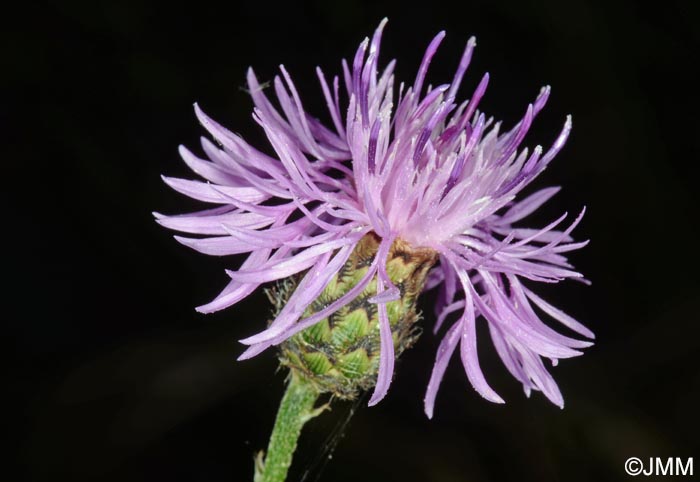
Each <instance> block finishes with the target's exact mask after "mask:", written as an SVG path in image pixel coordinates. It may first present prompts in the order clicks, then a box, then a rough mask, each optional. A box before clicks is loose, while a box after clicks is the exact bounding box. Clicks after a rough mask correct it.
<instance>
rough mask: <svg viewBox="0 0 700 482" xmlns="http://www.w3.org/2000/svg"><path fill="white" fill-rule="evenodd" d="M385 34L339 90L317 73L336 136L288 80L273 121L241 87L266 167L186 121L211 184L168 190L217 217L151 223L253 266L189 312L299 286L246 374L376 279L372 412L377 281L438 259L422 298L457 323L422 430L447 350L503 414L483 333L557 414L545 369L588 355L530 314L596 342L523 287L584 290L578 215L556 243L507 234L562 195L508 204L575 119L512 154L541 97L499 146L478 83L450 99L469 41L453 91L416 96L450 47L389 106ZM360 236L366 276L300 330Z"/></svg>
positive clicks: (377, 395)
mask: <svg viewBox="0 0 700 482" xmlns="http://www.w3.org/2000/svg"><path fill="white" fill-rule="evenodd" d="M385 23H386V20H384V21H382V22H381V24H380V25H379V27H378V28H377V30H376V31H375V33H374V35H373V37H372V38H371V39H365V40H364V41H363V42H362V43H361V44H360V47H359V49H358V50H357V53H356V54H355V57H354V59H353V61H352V62H351V63H347V62H345V61H343V63H342V66H343V75H342V76H341V77H338V76H336V77H333V79H332V81H330V82H329V80H328V79H327V78H326V76H325V75H324V73H323V72H322V71H321V69H318V68H317V70H316V72H317V74H318V79H319V82H320V86H321V91H322V93H323V97H324V99H325V103H326V105H327V107H328V111H329V114H330V119H331V121H332V124H331V125H324V124H323V123H322V122H321V121H319V120H318V119H317V118H315V117H312V116H311V115H310V114H308V113H307V112H306V111H305V110H304V107H303V105H302V102H301V98H300V95H299V92H298V91H297V88H296V87H295V85H294V83H293V82H292V79H291V77H290V76H289V74H288V73H287V71H286V70H285V68H284V67H280V70H281V75H280V76H277V77H275V79H274V82H273V87H272V89H273V90H274V94H275V97H276V101H277V106H275V105H273V103H272V102H271V100H270V98H269V97H268V96H267V95H266V93H265V90H264V89H263V86H262V84H261V83H260V82H259V81H258V79H257V78H256V76H255V74H254V73H253V71H252V69H251V70H249V71H248V76H247V80H248V87H249V89H250V93H251V95H252V98H253V102H254V104H255V109H254V113H253V118H254V119H255V121H256V122H257V123H258V124H259V125H260V126H261V127H262V128H263V130H264V131H265V134H266V135H267V138H268V139H269V141H270V143H271V144H272V147H273V148H274V151H275V154H276V156H275V157H270V156H268V155H266V154H263V153H262V152H260V151H258V150H257V149H255V148H254V147H252V146H251V145H249V144H248V143H246V142H245V141H244V140H243V139H242V138H241V137H239V136H238V135H236V134H234V133H232V132H230V131H228V130H226V129H225V128H223V127H222V126H221V125H219V124H217V123H216V122H215V121H213V120H212V119H210V118H209V117H207V116H206V115H205V114H204V113H203V112H202V111H201V109H200V108H199V107H198V106H196V105H195V111H196V114H197V117H198V119H199V121H200V122H201V123H202V125H203V126H204V128H205V129H206V130H207V131H209V133H210V134H211V135H212V136H213V137H214V138H215V140H216V141H217V144H214V143H212V142H211V141H209V140H208V139H206V138H203V139H202V149H203V151H204V153H205V155H206V157H207V158H208V159H201V158H199V157H197V156H195V155H194V154H193V153H192V152H190V151H189V150H188V149H186V148H185V147H180V154H181V155H182V158H183V159H184V161H185V162H186V163H187V164H188V165H189V166H190V167H191V168H192V170H193V171H194V172H196V173H197V174H199V175H200V176H201V177H202V178H204V179H206V180H207V182H202V181H198V180H185V179H174V178H167V177H164V180H165V182H166V183H167V184H168V185H170V186H171V187H172V188H173V189H175V190H177V191H179V192H181V193H183V194H185V195H187V196H190V197H192V198H194V199H198V200H200V201H205V202H208V203H212V204H217V205H219V206H218V207H215V208H213V209H209V210H206V211H200V212H196V213H192V214H187V215H179V216H162V215H157V218H158V222H159V223H161V224H162V225H164V226H166V227H168V228H171V229H174V230H177V231H181V232H184V233H191V234H195V235H200V236H199V237H181V236H176V239H177V240H178V241H179V242H181V243H182V244H185V245H186V246H189V247H191V248H193V249H195V250H197V251H200V252H202V253H205V254H210V255H216V256H225V255H232V254H240V253H250V254H249V255H248V257H247V259H246V260H245V261H244V262H243V264H242V265H241V266H240V268H239V269H237V270H232V271H227V274H228V276H229V277H230V282H229V284H228V285H227V286H226V288H225V289H224V290H223V291H222V292H221V294H220V295H219V296H218V297H217V298H216V299H214V300H213V301H212V302H210V303H208V304H206V305H203V306H200V307H199V308H198V310H199V311H201V312H204V313H210V312H213V311H217V310H221V309H223V308H226V307H228V306H231V305H233V304H235V303H237V302H238V301H240V300H242V299H244V298H245V297H247V296H248V295H249V294H250V293H252V292H253V291H254V290H255V289H256V288H258V287H259V286H260V285H262V284H264V283H268V282H271V281H275V280H281V279H284V278H287V277H289V276H292V275H295V274H298V273H304V272H305V275H304V276H303V279H302V280H301V281H300V284H299V286H298V289H296V290H295V292H294V293H293V295H292V296H291V297H290V298H289V300H288V301H287V303H286V305H285V307H284V308H283V309H282V310H281V311H280V313H279V314H278V316H277V317H276V319H275V320H274V321H273V322H272V323H271V324H270V325H269V326H268V328H267V329H265V330H264V331H262V332H261V333H258V334H256V335H254V336H251V337H249V338H246V339H244V340H241V341H242V343H244V344H246V345H248V346H249V347H248V349H247V350H246V351H245V352H244V353H243V354H242V355H241V357H240V359H247V358H250V357H252V356H255V355H257V354H258V353H260V352H262V351H263V350H265V349H267V348H269V347H270V346H273V345H278V344H279V343H281V342H283V341H284V340H286V339H287V338H289V337H290V336H292V335H293V334H295V333H297V332H299V331H301V330H303V329H305V328H307V327H309V326H311V325H313V324H315V323H317V322H318V321H319V320H321V319H323V318H324V317H327V316H328V315H329V314H331V313H333V312H334V311H336V310H338V309H340V308H341V307H343V306H345V305H347V304H348V303H349V302H350V301H352V300H353V297H354V296H357V294H358V293H360V292H361V291H362V290H364V289H365V287H366V286H367V285H368V284H369V283H370V281H371V280H372V279H373V278H375V277H376V279H377V294H376V296H375V297H374V298H373V299H372V301H373V302H374V303H376V304H377V305H378V312H379V326H380V334H381V359H380V360H381V361H380V366H379V375H378V379H377V384H376V387H375V391H374V394H373V396H372V398H371V400H370V405H374V404H376V403H377V402H378V401H380V400H381V399H382V398H383V397H384V396H385V394H386V392H387V390H388V388H389V385H390V383H391V378H392V374H393V364H394V346H393V343H392V339H391V329H390V326H389V321H388V318H387V308H386V303H387V302H389V301H391V300H395V299H397V298H398V297H399V296H400V295H399V289H398V288H397V287H396V286H394V284H393V283H392V281H391V280H390V278H389V276H388V274H387V270H386V257H387V254H388V252H389V249H390V247H391V245H392V243H393V242H394V241H395V240H396V239H402V240H403V241H405V242H407V243H409V244H410V245H412V246H415V247H427V248H430V249H432V250H434V251H436V252H437V253H439V259H440V261H439V264H438V265H437V266H436V267H435V268H434V269H433V270H432V272H431V273H430V276H429V279H428V282H427V285H426V289H432V288H436V287H439V296H438V303H437V306H436V315H437V323H436V326H435V331H436V332H437V331H438V330H439V329H440V328H441V326H442V325H443V323H444V322H445V320H446V319H447V318H448V316H449V315H450V314H452V313H457V315H458V316H457V320H456V321H454V322H452V324H451V326H449V328H447V330H446V334H445V335H444V337H443V339H442V342H441V343H440V347H439V349H438V353H437V358H436V361H435V365H434V368H433V373H432V376H431V378H430V381H429V383H428V389H427V393H426V396H425V411H426V414H427V415H428V416H429V417H432V413H433V406H434V402H435V397H436V394H437V390H438V387H439V385H440V382H441V380H442V377H443V374H444V372H445V369H446V366H447V363H448V361H449V359H450V358H451V356H452V355H453V353H454V351H455V350H456V349H457V347H459V353H460V357H461V360H462V363H463V365H464V368H465V370H466V374H467V377H468V378H469V380H470V382H471V384H472V385H473V386H474V388H475V389H476V391H477V392H479V393H480V394H481V395H482V396H483V397H484V398H486V399H488V400H490V401H492V402H497V403H503V399H502V398H501V397H500V396H499V395H498V394H497V393H496V392H494V390H493V389H492V388H491V387H490V386H489V385H488V384H487V382H486V380H485V378H484V376H483V374H482V371H481V369H480V367H479V361H478V358H477V343H476V327H475V323H476V320H477V318H479V317H481V318H483V319H484V320H485V321H486V322H487V325H488V327H489V333H490V336H491V338H492V340H493V343H494V345H495V347H496V350H497V352H498V354H499V355H500V358H501V359H502V360H503V363H504V364H505V366H506V368H507V369H508V370H509V371H510V373H511V374H512V375H513V376H514V377H515V378H516V379H517V380H518V381H520V382H521V383H522V384H523V387H524V389H525V392H526V394H528V395H529V393H530V391H531V390H533V389H534V390H540V391H542V392H543V393H544V395H545V396H547V398H549V399H550V400H551V401H552V402H553V403H555V404H556V405H559V406H563V399H562V396H561V393H560V391H559V389H558V388H557V385H556V383H555V382H554V380H553V378H552V377H551V375H550V374H549V373H548V371H547V369H546V368H545V365H544V363H543V360H542V358H549V359H550V360H552V362H553V364H556V362H557V360H558V359H560V358H568V357H572V356H576V355H579V354H581V352H580V349H581V348H584V347H587V346H590V345H591V343H590V342H588V341H580V340H576V339H573V338H570V337H568V336H564V335H562V334H559V333H557V332H556V331H554V330H553V329H552V328H550V327H549V326H548V325H546V324H545V323H544V322H542V321H541V319H540V316H539V315H538V314H537V313H536V311H535V309H534V308H535V307H537V308H538V309H539V310H541V311H542V312H544V313H545V314H547V315H548V316H550V317H551V318H553V319H554V320H556V321H558V322H560V323H561V324H563V325H565V326H566V327H568V328H570V329H571V330H573V331H575V332H577V333H579V334H580V335H583V336H585V337H587V338H591V339H592V338H593V333H592V332H591V331H589V330H588V329H587V328H585V327H584V326H583V325H581V324H580V323H579V322H577V321H576V320H574V319H573V318H571V317H570V316H568V315H566V314H565V313H563V312H562V311H560V310H559V309H557V308H555V307H553V306H552V305H550V304H549V303H547V302H546V301H545V300H543V299H542V298H540V297H539V296H537V295H536V294H534V293H533V292H532V291H530V289H529V288H527V287H526V286H525V285H524V284H523V280H531V281H540V282H547V283H556V282H558V281H560V280H563V279H566V278H577V279H580V280H583V278H582V275H581V274H579V273H577V272H576V271H574V270H573V268H572V266H571V265H570V264H569V263H568V262H567V259H566V258H565V256H564V253H567V252H568V251H572V250H575V249H578V248H581V247H583V246H585V245H586V244H587V242H585V241H584V242H573V241H572V238H571V236H570V233H571V231H572V230H573V229H574V227H576V225H577V224H578V223H579V221H580V220H581V217H582V216H583V211H582V212H581V213H580V214H579V215H578V216H577V217H576V218H575V219H574V221H573V222H571V223H570V224H568V226H563V227H562V224H563V223H564V220H565V218H566V216H567V215H566V214H564V215H563V216H561V217H560V218H559V219H556V220H555V221H553V222H552V223H550V224H548V225H547V226H545V227H543V228H540V229H527V228H521V227H515V226H514V225H515V224H516V223H518V222H519V221H521V220H522V219H523V218H525V217H526V216H528V215H529V214H530V213H532V212H533V211H535V210H536V209H537V208H538V207H539V206H541V205H542V204H543V203H545V202H546V201H547V200H548V199H550V198H551V197H552V196H553V195H554V194H556V192H557V191H558V190H559V188H556V187H553V188H546V189H542V190H540V191H537V192H535V193H534V194H531V195H529V196H527V197H525V198H524V199H520V200H516V196H517V195H518V194H519V193H520V191H521V190H522V189H523V188H525V186H527V185H528V184H529V183H530V182H531V181H532V180H533V179H534V178H535V177H537V176H538V175H539V174H540V173H541V172H542V171H543V170H544V169H545V168H546V167H547V165H548V164H549V163H550V162H551V160H552V159H553V158H554V157H555V155H556V154H557V153H558V152H559V150H560V149H561V148H562V147H563V145H564V143H565V141H566V139H567V137H568V135H569V131H570V130H571V118H570V117H569V118H567V120H566V122H565V124H564V128H563V129H562V131H561V133H560V134H559V136H558V137H557V138H556V140H555V141H554V144H553V145H552V146H551V147H550V148H549V149H548V150H543V149H542V148H541V147H540V146H537V147H535V149H533V150H532V151H531V152H530V151H529V150H528V149H527V148H521V147H520V145H521V143H522V141H523V138H524V137H525V135H526V133H527V131H528V129H529V128H530V125H531V124H532V122H533V120H534V118H535V117H536V116H537V114H538V113H539V112H540V111H541V110H542V108H543V107H544V105H545V103H546V102H547V99H548V97H549V93H550V89H549V87H545V88H543V89H542V90H541V91H540V93H539V95H538V96H537V98H536V99H535V101H534V102H533V103H532V104H530V105H528V107H527V109H526V111H525V115H524V116H523V118H522V119H521V120H520V122H518V123H517V124H516V125H515V126H514V127H512V128H511V129H510V130H508V131H505V132H502V131H501V125H500V123H498V122H497V123H494V122H493V119H492V118H487V117H486V116H485V115H484V114H483V113H481V112H479V111H478V110H477V107H478V104H479V101H480V100H481V98H482V96H483V95H484V92H485V90H486V85H487V83H488V74H487V75H484V77H483V78H482V80H481V82H480V83H479V84H478V86H477V88H476V90H475V91H474V93H473V94H472V96H471V99H469V100H466V101H458V100H457V92H458V89H459V85H460V82H461V80H462V77H463V75H464V73H465V71H466V69H467V66H468V65H469V62H470V59H471V56H472V52H473V50H474V46H475V45H476V42H475V40H474V39H473V38H471V39H470V40H469V41H468V42H467V46H466V49H465V51H464V54H463V56H462V58H461V61H460V63H459V67H458V69H457V72H456V73H455V75H454V78H453V79H452V82H451V83H449V84H443V85H439V86H437V87H434V88H431V87H429V86H428V87H427V88H426V87H425V85H424V83H425V77H426V73H427V70H428V66H429V64H430V62H431V60H432V57H433V55H434V54H435V52H436V50H437V48H438V45H439V44H440V42H441V41H442V39H443V37H444V35H445V34H444V32H441V33H439V34H438V35H437V36H436V37H435V38H434V39H433V41H432V42H431V43H430V45H429V46H428V49H427V50H426V52H425V55H424V57H423V60H422V62H421V64H420V66H419V68H418V74H417V75H416V78H415V80H414V82H413V84H412V85H408V86H406V85H404V84H403V83H402V84H401V85H400V86H399V88H398V93H397V92H396V89H395V85H394V74H393V69H394V65H395V62H394V61H392V62H390V63H389V64H388V65H387V66H386V67H385V68H384V69H383V70H382V71H380V70H379V67H378V55H379V45H380V40H381V36H382V30H383V28H384V25H385ZM341 85H342V88H341ZM341 90H342V91H344V94H341ZM395 96H397V97H395ZM346 97H347V101H346V100H345V98H346ZM341 106H342V107H341ZM368 233H375V234H376V236H378V238H379V239H380V240H381V242H380V244H379V248H378V251H377V253H376V256H375V258H374V260H373V262H372V264H371V266H370V269H369V272H368V274H367V276H365V277H363V279H361V280H360V281H359V283H358V285H357V286H356V287H355V289H353V290H351V292H349V293H348V294H347V295H346V296H343V297H341V298H340V299H338V300H337V301H335V302H334V303H332V304H330V305H329V306H327V307H326V309H324V310H322V311H321V312H318V313H315V314H313V315H311V316H308V317H307V318H303V314H304V312H305V310H306V308H307V307H308V306H309V304H310V303H312V302H313V301H314V300H315V299H316V298H317V297H318V296H319V294H320V293H321V292H322V291H323V289H324V287H325V286H326V285H327V283H328V282H329V281H330V280H331V279H332V278H333V277H334V276H335V275H336V273H338V271H339V270H340V268H341V267H342V266H343V265H344V263H345V261H346V260H347V259H348V257H349V256H350V254H351V253H352V251H353V249H354V247H355V245H356V244H357V243H358V242H359V241H360V239H361V238H362V237H363V236H365V235H366V234H368ZM584 281H585V280H584Z"/></svg>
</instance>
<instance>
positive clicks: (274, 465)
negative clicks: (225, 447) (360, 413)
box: [254, 370, 325, 482]
mask: <svg viewBox="0 0 700 482" xmlns="http://www.w3.org/2000/svg"><path fill="white" fill-rule="evenodd" d="M318 396H319V392H318V390H317V389H316V388H315V387H314V386H313V385H312V384H311V383H309V382H308V381H307V380H306V379H304V378H303V376H301V375H299V374H297V373H296V371H295V370H292V371H291V373H290V376H289V383H288V385H287V390H286V391H285V392H284V396H283V397H282V402H281V403H280V408H279V411H278V412H277V418H276V419H275V426H274V427H273V429H272V435H271V436H270V443H269V445H268V446H267V454H266V455H265V460H264V461H263V460H262V457H263V454H262V452H261V453H260V454H258V458H257V460H256V464H255V479H254V481H255V482H284V481H285V479H286V478H287V471H288V470H289V466H290V465H291V464H292V456H293V455H294V451H295V450H296V448H297V440H298V439H299V434H300V433H301V428H302V427H303V426H304V424H305V423H306V422H307V421H309V420H310V419H311V418H313V417H315V416H316V415H318V414H319V413H320V412H321V411H323V410H324V408H325V406H324V407H321V408H318V409H315V408H314V404H315V403H316V400H317V399H318Z"/></svg>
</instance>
